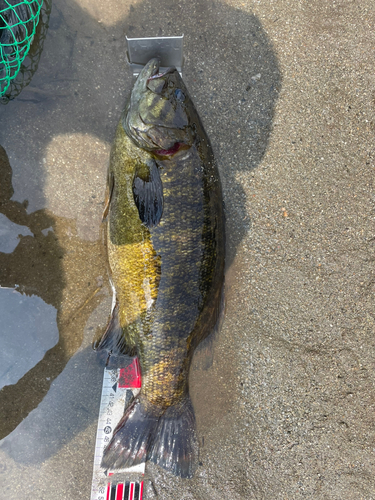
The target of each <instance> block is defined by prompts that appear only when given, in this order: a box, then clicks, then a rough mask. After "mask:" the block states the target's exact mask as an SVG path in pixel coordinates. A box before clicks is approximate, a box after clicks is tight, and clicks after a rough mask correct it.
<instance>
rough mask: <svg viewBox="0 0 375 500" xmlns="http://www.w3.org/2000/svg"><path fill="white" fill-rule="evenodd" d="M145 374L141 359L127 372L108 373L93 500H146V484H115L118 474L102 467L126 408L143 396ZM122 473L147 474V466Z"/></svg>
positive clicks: (96, 444) (115, 370) (132, 362)
mask: <svg viewBox="0 0 375 500" xmlns="http://www.w3.org/2000/svg"><path fill="white" fill-rule="evenodd" d="M140 388H141V371H140V368H139V363H138V359H137V358H133V359H132V361H131V363H130V364H129V365H128V366H127V367H126V368H116V369H110V370H108V369H107V368H105V369H104V377H103V389H102V397H101V401H100V410H99V421H98V430H97V433H96V443H95V457H94V471H93V479H92V487H91V500H142V496H143V481H141V482H131V481H126V480H124V481H122V482H118V481H116V484H115V483H112V482H111V476H112V475H113V473H114V472H112V471H110V470H109V471H108V470H105V469H103V468H102V467H100V464H101V461H102V457H103V451H104V448H105V447H106V446H107V444H108V443H109V442H110V440H111V438H112V435H113V431H114V430H115V428H116V426H117V424H118V423H119V421H120V419H121V417H122V416H123V414H124V410H125V408H127V406H128V405H129V404H130V402H131V401H132V399H133V398H134V397H135V396H136V395H137V394H138V393H139V391H140ZM115 472H116V477H117V478H118V474H119V473H121V474H123V475H124V476H125V478H126V476H127V475H129V474H130V473H138V474H139V473H140V474H144V473H145V464H144V463H143V464H139V465H135V466H134V467H129V468H127V469H121V470H116V471H115Z"/></svg>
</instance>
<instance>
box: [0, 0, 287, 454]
mask: <svg viewBox="0 0 375 500" xmlns="http://www.w3.org/2000/svg"><path fill="white" fill-rule="evenodd" d="M82 5H84V7H85V8H81V7H80V5H78V4H77V3H76V2H73V1H71V0H70V1H66V2H63V1H61V0H56V1H55V2H54V3H53V7H52V12H51V17H50V26H49V32H48V35H47V38H46V40H45V44H44V53H43V55H42V57H41V60H40V64H39V69H38V71H37V73H36V74H35V75H34V78H33V81H32V82H31V84H30V85H29V86H28V87H26V88H25V89H24V90H23V91H22V93H21V94H20V95H19V96H18V97H17V98H16V99H15V100H14V101H12V102H10V103H9V104H8V105H7V106H4V107H3V108H2V109H0V119H1V123H2V130H1V136H0V137H1V138H0V143H1V144H2V145H3V146H4V147H5V149H6V151H7V153H8V155H9V158H10V163H11V165H12V168H13V185H14V189H15V193H14V195H13V197H12V200H11V199H10V197H11V196H12V195H11V194H10V193H11V189H10V188H9V189H8V191H9V192H7V193H6V194H5V195H3V196H4V200H3V201H4V202H5V205H6V206H7V207H8V208H7V209H6V211H4V210H5V209H4V206H5V205H4V204H3V205H2V206H3V210H2V213H4V214H5V215H7V217H9V218H13V219H14V220H18V222H17V223H18V224H24V225H26V226H28V227H29V228H30V230H31V231H32V232H33V236H29V237H24V238H22V239H21V241H20V243H19V245H18V246H17V248H16V249H15V250H14V252H13V253H12V254H11V255H4V254H0V259H1V268H2V269H3V271H2V274H1V278H0V285H1V286H9V287H13V286H15V284H18V285H19V287H20V289H21V290H23V291H24V293H33V294H37V295H39V296H40V297H42V298H43V300H45V301H46V302H47V303H50V304H53V305H54V306H55V307H56V308H57V310H58V325H59V332H60V341H59V343H58V344H57V345H56V346H55V347H54V348H53V349H51V350H50V351H48V352H47V353H46V355H45V357H44V359H43V360H42V361H41V362H40V363H39V364H38V365H37V366H36V367H35V368H33V369H32V370H31V371H30V372H28V373H27V374H26V375H25V376H24V377H23V378H22V379H21V380H20V381H19V382H18V383H17V384H16V385H14V386H8V387H5V388H4V389H5V390H3V391H1V392H0V408H2V409H3V410H2V411H4V412H5V413H3V415H2V417H1V422H0V431H1V436H2V437H4V436H5V435H6V434H8V433H9V432H10V431H11V430H12V429H14V428H15V427H16V425H18V423H19V422H20V421H21V420H22V419H23V418H24V417H26V416H27V414H28V413H29V412H30V411H31V410H32V409H33V408H35V407H36V406H37V405H39V408H38V412H39V413H40V412H42V413H43V412H44V418H46V419H47V422H50V423H51V425H52V422H54V420H55V415H58V414H59V412H65V413H64V414H65V415H67V412H68V411H69V410H68V408H69V406H70V404H66V403H67V399H66V398H65V396H64V390H63V385H64V384H63V385H62V386H61V385H60V379H59V380H58V384H57V385H56V386H55V391H54V393H53V394H51V398H54V403H53V405H54V406H53V408H54V409H53V411H50V407H49V405H48V404H46V405H44V401H43V402H42V403H41V401H42V399H43V397H44V396H45V394H46V393H47V391H48V389H49V386H50V383H51V382H52V381H53V379H54V378H56V377H57V376H58V375H59V373H61V372H62V371H63V369H64V367H65V365H66V363H67V362H68V360H69V358H70V357H71V356H72V355H73V354H74V353H75V352H76V350H77V349H78V347H79V346H80V344H81V341H82V335H83V334H82V332H83V329H84V327H85V323H86V321H87V318H88V316H89V314H90V313H91V312H92V311H93V309H94V307H95V306H96V305H97V304H98V303H99V300H100V298H99V295H100V294H97V292H98V289H100V287H101V284H100V283H99V284H98V282H97V278H98V277H100V276H102V275H103V274H105V258H104V257H103V255H102V253H101V250H100V248H101V242H100V240H99V239H98V235H97V233H96V232H95V231H92V232H91V233H90V234H87V232H86V233H85V232H84V231H83V232H82V231H81V232H80V227H79V224H78V227H77V220H79V217H81V218H82V217H84V216H85V214H86V211H87V204H86V199H89V198H91V195H92V194H93V191H92V190H93V189H96V188H94V187H92V185H90V183H89V180H90V179H92V178H94V177H100V181H99V188H100V189H98V193H96V192H95V196H99V197H100V196H101V195H102V193H104V183H105V170H106V165H105V164H103V165H99V166H98V165H90V164H87V163H84V161H83V160H84V159H85V152H84V151H83V152H82V151H81V150H80V151H78V152H77V155H75V152H76V151H75V150H74V146H72V147H73V151H68V153H69V155H70V156H69V158H73V159H74V161H73V160H70V163H69V162H67V164H66V165H65V162H63V163H64V167H62V165H61V164H60V166H59V167H57V166H56V165H57V164H58V162H57V161H56V162H55V160H56V158H57V156H59V155H60V156H61V155H64V154H65V153H66V151H65V150H64V149H59V150H57V149H56V150H54V149H53V147H54V144H55V142H54V141H55V140H56V138H62V137H63V138H64V141H65V142H64V144H67V145H68V147H69V144H70V142H69V141H70V140H71V138H72V137H74V136H75V134H81V136H82V134H83V136H85V137H86V136H89V137H90V138H94V139H95V140H97V141H98V142H96V143H95V140H94V141H93V142H92V145H93V148H95V147H97V148H99V149H100V148H102V147H103V146H102V145H103V144H109V143H110V142H111V141H112V138H113V135H114V131H115V127H116V124H117V121H118V119H119V115H120V112H121V109H122V108H123V105H124V102H125V98H126V96H127V95H128V93H129V91H130V89H131V86H132V75H131V74H130V71H129V69H128V67H127V66H126V61H125V34H126V35H127V36H130V37H137V36H157V35H164V36H172V35H180V34H185V47H184V52H185V66H184V72H183V76H184V80H185V82H186V84H187V86H188V88H189V92H190V94H191V96H192V98H193V100H194V101H195V104H196V107H197V109H198V112H199V114H200V116H201V118H202V121H203V123H204V125H205V127H206V130H207V133H208V135H209V137H210V138H211V141H212V143H213V148H214V151H215V155H216V158H217V162H218V166H219V169H220V173H221V177H222V181H223V189H224V201H225V206H226V214H227V267H229V266H230V265H231V263H232V261H233V258H234V256H235V253H236V248H237V246H238V245H239V243H240V242H241V240H242V238H243V236H244V235H245V234H246V233H247V232H248V231H249V230H250V227H251V221H250V219H249V217H248V214H247V212H246V210H245V192H244V190H243V188H242V187H241V183H240V178H241V173H242V172H246V171H249V170H251V169H254V168H256V167H257V165H258V164H259V162H260V161H261V159H262V157H263V155H264V153H265V151H266V149H267V145H268V140H269V134H270V131H271V127H272V118H273V110H274V106H275V102H276V100H277V95H278V91H279V89H280V86H281V77H280V73H279V69H278V64H277V58H276V55H275V53H274V51H273V49H272V46H271V44H270V42H269V40H268V38H267V35H266V34H265V32H264V31H263V29H262V25H261V23H260V21H259V20H258V19H257V17H256V16H253V15H249V14H248V13H246V12H244V11H241V10H236V9H233V8H231V7H229V6H227V5H225V4H222V3H219V2H211V1H205V0H197V1H193V2H181V3H180V2H179V3H176V2H174V1H172V0H156V1H155V0H153V1H151V0H148V1H141V2H138V3H134V4H132V5H130V4H129V3H128V2H120V3H119V4H118V5H117V4H116V6H114V5H112V4H108V10H110V9H113V19H112V18H111V16H110V15H109V14H108V10H107V12H106V14H105V15H104V14H103V12H102V11H101V10H100V8H101V7H100V8H99V7H98V9H97V11H95V9H94V8H91V7H90V5H89V4H88V6H86V4H85V2H83V4H82ZM122 8H123V11H121V10H120V9H122ZM119 10H120V12H124V13H125V14H123V15H122V16H121V15H119ZM102 14H103V15H104V20H103V19H101V17H102ZM234 27H235V28H234ZM21 143H22V147H20V145H21ZM95 144H97V146H95ZM51 145H52V146H51ZM51 148H52V152H51ZM47 150H48V151H50V153H49V156H47V159H46V151H47ZM54 154H55V156H54ZM63 157H64V156H63ZM106 157H108V154H107V153H106ZM104 163H105V162H104ZM6 168H7V169H8V171H7V172H6V175H7V176H8V178H11V171H10V167H6ZM62 168H64V171H63V170H62ZM77 172H78V173H79V175H80V177H79V179H80V183H79V184H78V185H77V184H76V183H75V179H76V178H77V175H78V174H77ZM63 175H64V176H65V177H64V179H65V180H66V179H68V181H66V182H67V184H62V183H61V182H60V181H61V178H62V176H63ZM82 179H88V181H87V191H86V190H85V185H83V186H82V182H83V181H82ZM64 182H65V181H64ZM61 185H63V186H68V188H67V189H66V191H65V192H63V193H62V194H61V192H60V191H59V189H60V188H61ZM78 188H79V189H80V190H81V191H80V192H83V193H84V198H82V199H77V198H74V197H73V194H74V191H75V190H77V189H78ZM90 190H91V191H90ZM24 200H28V201H27V202H24ZM56 200H58V201H56ZM51 207H53V210H51ZM97 212H98V210H97V211H96V212H95V214H97ZM99 212H100V210H99ZM95 217H96V218H95ZM95 217H94V216H93V219H92V221H91V222H92V225H93V226H95V225H96V224H97V226H99V217H98V216H97V215H95ZM45 226H47V227H50V226H51V227H52V228H53V232H51V233H48V235H47V236H44V235H43V233H41V232H40V230H41V229H43V228H45ZM82 234H83V235H84V236H85V235H86V236H87V240H86V239H85V237H82ZM26 238H29V239H27V240H26ZM90 240H91V241H90ZM92 240H93V241H92ZM30 262H35V265H34V268H32V266H30V265H29V264H30ZM38 266H39V268H40V267H43V272H39V271H38V272H36V270H37V269H38ZM33 269H35V272H34V271H33ZM4 270H5V271H4ZM10 276H11V277H10ZM45 277H46V278H45ZM84 353H85V354H83V353H81V354H79V355H77V356H76V358H75V360H76V362H80V360H81V358H82V359H83V358H84V359H85V360H86V359H87V360H89V359H90V360H91V359H92V357H91V356H88V355H87V354H86V351H84ZM229 357H230V356H229ZM88 370H89V371H90V367H88ZM47 377H49V378H50V381H48V383H47V380H46V378H47ZM61 380H62V381H64V380H65V379H64V377H63V374H62V378H61ZM64 383H66V384H70V385H71V387H72V391H71V392H70V394H69V397H68V399H69V401H70V402H71V401H73V400H74V399H75V397H77V398H79V397H81V396H80V395H79V386H80V382H79V380H77V379H74V378H73V379H72V380H70V381H69V382H68V381H66V382H64ZM94 383H95V390H94V392H95V398H96V404H92V405H91V403H90V404H89V405H88V407H89V409H88V410H87V411H85V412H84V417H82V415H80V414H77V413H76V414H74V415H73V414H72V416H71V418H70V415H68V417H69V418H64V419H62V420H61V421H59V429H60V430H59V433H58V434H57V435H55V437H54V439H52V438H51V439H50V440H49V439H42V440H38V439H35V436H39V435H40V432H39V431H36V430H35V427H34V426H35V425H36V426H38V425H40V424H36V423H35V418H34V416H33V417H31V416H30V417H29V418H30V424H29V419H27V420H26V421H24V422H23V424H22V429H29V430H28V431H27V432H23V431H22V442H23V443H24V444H25V446H26V448H30V449H32V450H33V452H32V454H31V455H27V456H26V455H25V456H23V455H22V452H21V451H20V449H16V447H12V446H10V447H8V448H7V443H6V440H5V441H4V446H5V447H6V448H7V449H8V451H9V453H10V455H11V456H12V457H13V458H14V459H15V460H17V461H18V460H20V461H21V460H26V461H28V460H30V461H32V462H41V461H43V460H46V458H48V457H49V456H51V455H53V454H55V453H57V451H58V450H59V448H60V447H61V446H63V444H64V443H65V442H67V441H68V440H69V439H72V438H73V437H74V436H75V435H76V434H77V433H78V432H79V431H80V430H81V429H82V426H83V425H84V426H86V425H88V424H89V423H90V422H92V421H94V420H95V419H96V418H97V408H98V404H99V393H100V380H96V378H95V377H93V384H94ZM58 387H61V390H62V393H61V397H59V396H58V395H57V392H56V391H57V389H58ZM98 387H99V389H98ZM77 391H78V392H77ZM216 392H217V391H216ZM212 394H213V396H212V398H213V400H215V397H214V396H215V394H216V393H215V390H213V392H212ZM226 396H228V397H230V391H229V390H227V394H226V395H225V394H224V395H223V394H221V395H220V397H219V398H218V401H222V400H223V398H225V397H226ZM231 397H233V396H231ZM46 400H47V398H46ZM214 404H215V403H214ZM212 411H213V413H215V412H216V410H215V408H213V409H212ZM39 413H38V414H39ZM48 425H50V424H48ZM52 434H53V433H52ZM52 434H51V433H50V434H49V433H47V434H46V436H47V437H48V436H52ZM17 439H18V438H17ZM42 448H43V449H42Z"/></svg>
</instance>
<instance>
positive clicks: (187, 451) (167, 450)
mask: <svg viewBox="0 0 375 500" xmlns="http://www.w3.org/2000/svg"><path fill="white" fill-rule="evenodd" d="M148 458H149V459H150V460H152V461H153V462H154V463H155V464H157V465H159V466H160V467H163V468H164V469H166V470H168V471H170V472H172V473H173V474H175V475H176V476H181V477H192V476H193V475H194V472H195V469H196V462H197V458H198V443H197V438H196V432H195V415H194V409H193V405H192V403H191V400H190V397H189V396H187V397H186V398H185V399H184V400H183V401H182V402H181V403H179V404H178V405H173V406H170V407H169V408H167V410H166V411H165V413H164V414H163V416H162V417H161V418H160V419H159V425H158V428H157V431H156V434H155V438H154V441H153V445H152V449H151V452H150V453H149V457H148Z"/></svg>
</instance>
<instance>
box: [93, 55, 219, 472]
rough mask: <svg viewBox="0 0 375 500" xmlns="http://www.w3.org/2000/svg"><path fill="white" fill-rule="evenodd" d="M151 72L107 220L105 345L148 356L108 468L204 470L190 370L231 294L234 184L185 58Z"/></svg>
mask: <svg viewBox="0 0 375 500" xmlns="http://www.w3.org/2000/svg"><path fill="white" fill-rule="evenodd" d="M159 67H160V63H159V60H158V59H157V58H153V59H151V60H150V61H149V62H148V63H147V64H146V65H145V66H144V67H143V69H142V71H141V72H140V74H139V76H138V78H137V80H136V82H135V84H134V87H133V89H132V91H131V95H130V98H129V100H128V102H127V104H126V106H125V108H124V111H123V112H122V115H121V118H120V121H119V124H118V126H117V130H116V133H115V139H114V142H113V145H112V148H111V154H110V164H109V169H108V182H107V188H106V201H105V209H104V218H105V221H106V233H107V234H106V238H105V239H106V246H107V255H108V263H109V268H110V275H111V280H112V284H113V289H114V296H113V306H112V314H111V318H110V320H109V323H108V326H107V328H106V330H105V332H104V334H103V337H102V339H101V340H100V341H99V342H98V343H97V344H96V346H95V348H96V349H97V350H99V351H100V350H105V351H106V352H108V353H109V355H112V356H114V355H116V356H117V355H130V356H138V358H139V364H140V368H141V375H142V387H141V390H140V393H139V395H138V396H137V397H136V398H135V399H134V400H133V402H132V403H131V404H130V406H128V408H127V409H126V410H125V412H124V415H123V417H122V418H121V420H120V422H119V424H118V425H117V427H116V429H115V431H114V434H113V437H112V439H111V441H110V442H109V444H108V445H107V447H106V448H105V450H104V453H103V458H102V463H101V465H102V467H104V468H106V469H111V470H112V469H113V470H115V469H122V468H125V467H131V466H133V465H137V464H140V463H143V462H145V461H147V460H150V461H152V462H154V463H155V464H157V465H159V466H160V467H162V468H164V469H166V470H167V471H169V472H170V473H172V474H174V475H176V476H180V477H182V478H190V477H192V476H193V475H194V473H195V471H196V468H197V460H198V453H199V447H198V440H197V431H196V420H195V414H194V408H193V405H192V402H191V398H190V395H189V384H188V378H189V369H190V365H191V360H192V357H193V353H194V351H195V349H196V348H197V346H198V345H199V343H200V342H201V341H202V340H203V339H204V338H206V337H207V336H208V335H209V334H210V333H211V332H212V331H213V330H215V328H216V325H217V323H218V319H219V317H220V316H221V311H222V303H223V285H224V264H225V227H224V211H223V200H222V187H221V181H220V176H219V171H218V168H217V164H216V162H215V159H214V155H213V150H212V146H211V143H210V141H209V139H208V137H207V135H206V133H205V131H204V128H203V125H202V122H201V120H200V118H199V116H198V113H197V111H196V108H195V106H194V104H193V102H192V99H191V97H190V96H189V93H188V90H187V88H186V86H185V84H184V82H183V80H182V78H181V76H180V74H179V73H178V71H177V70H176V69H175V68H173V67H172V68H168V69H167V70H165V71H159Z"/></svg>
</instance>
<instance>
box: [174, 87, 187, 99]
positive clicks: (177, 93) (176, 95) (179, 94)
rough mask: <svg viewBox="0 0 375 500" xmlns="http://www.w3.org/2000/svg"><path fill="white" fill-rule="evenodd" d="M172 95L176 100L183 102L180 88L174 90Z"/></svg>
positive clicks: (183, 95) (183, 96) (183, 97)
mask: <svg viewBox="0 0 375 500" xmlns="http://www.w3.org/2000/svg"><path fill="white" fill-rule="evenodd" d="M174 95H175V97H176V99H177V101H179V102H184V100H185V94H184V93H183V92H182V90H181V89H176V90H175V91H174Z"/></svg>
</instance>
